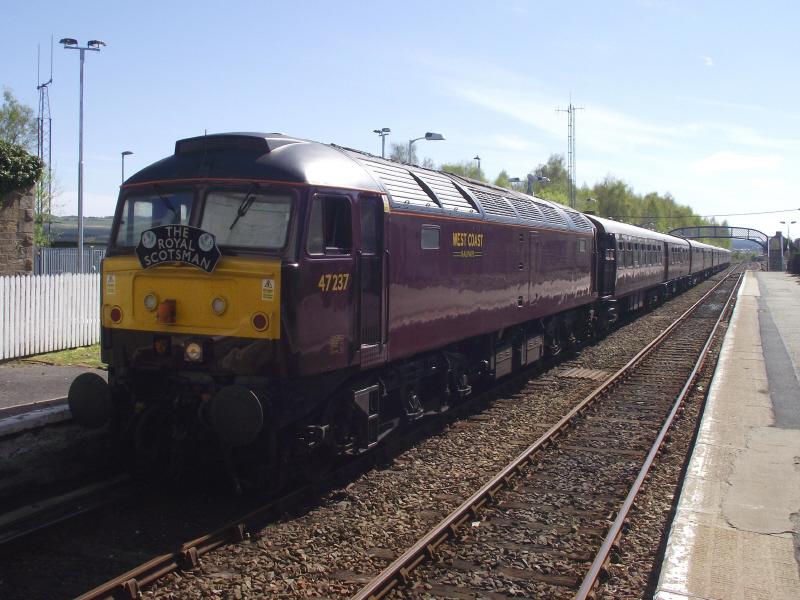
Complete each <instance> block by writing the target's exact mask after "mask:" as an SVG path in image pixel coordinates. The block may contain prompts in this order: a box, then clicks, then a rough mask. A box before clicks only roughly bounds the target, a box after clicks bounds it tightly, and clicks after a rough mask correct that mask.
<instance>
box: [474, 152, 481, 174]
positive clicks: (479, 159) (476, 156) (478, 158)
mask: <svg viewBox="0 0 800 600" xmlns="http://www.w3.org/2000/svg"><path fill="white" fill-rule="evenodd" d="M473 160H477V161H478V175H480V174H481V157H480V156H478V155H477V154H476V155H475V158H474V159H473Z"/></svg>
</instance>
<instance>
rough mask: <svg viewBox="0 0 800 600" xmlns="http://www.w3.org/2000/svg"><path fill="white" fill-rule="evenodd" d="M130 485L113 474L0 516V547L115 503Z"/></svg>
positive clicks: (128, 478)
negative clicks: (102, 479) (110, 476)
mask: <svg viewBox="0 0 800 600" xmlns="http://www.w3.org/2000/svg"><path fill="white" fill-rule="evenodd" d="M132 485H133V482H132V480H131V478H130V477H129V476H128V475H117V476H116V477H112V478H111V479H107V480H105V481H100V482H97V483H92V484H89V485H86V486H83V487H81V488H78V489H76V490H73V491H71V492H66V493H64V494H60V495H58V496H55V497H53V498H48V499H45V500H39V501H37V502H33V503H30V504H28V505H26V506H23V507H20V508H17V509H15V510H12V511H9V512H7V513H5V514H3V515H0V545H2V544H6V543H8V542H10V541H12V540H16V539H18V538H21V537H24V536H26V535H29V534H31V533H34V532H35V531H39V530H40V529H44V528H46V527H50V526H52V525H55V524H56V523H60V522H61V521H66V520H67V519H71V518H73V517H76V516H78V515H82V514H85V513H87V512H90V511H93V510H97V509H98V508H101V507H103V506H106V505H108V504H110V503H112V502H115V501H116V500H118V499H119V498H120V497H122V496H123V495H125V494H127V493H128V492H129V491H130V490H131V489H132Z"/></svg>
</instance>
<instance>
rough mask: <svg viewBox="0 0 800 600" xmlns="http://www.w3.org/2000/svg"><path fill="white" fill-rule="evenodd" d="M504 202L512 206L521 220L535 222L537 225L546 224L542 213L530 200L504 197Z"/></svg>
mask: <svg viewBox="0 0 800 600" xmlns="http://www.w3.org/2000/svg"><path fill="white" fill-rule="evenodd" d="M506 200H508V201H509V202H511V204H513V205H514V208H516V209H517V212H518V213H519V216H520V217H522V218H523V219H528V220H530V221H536V222H537V223H545V222H546V221H545V218H544V215H542V212H541V211H540V210H539V209H538V208H537V206H536V205H535V204H534V203H533V201H532V200H528V199H527V198H519V197H517V196H506Z"/></svg>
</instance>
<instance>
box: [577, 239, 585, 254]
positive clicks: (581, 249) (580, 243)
mask: <svg viewBox="0 0 800 600" xmlns="http://www.w3.org/2000/svg"><path fill="white" fill-rule="evenodd" d="M578 252H586V240H578Z"/></svg>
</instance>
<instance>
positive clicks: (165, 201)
mask: <svg viewBox="0 0 800 600" xmlns="http://www.w3.org/2000/svg"><path fill="white" fill-rule="evenodd" d="M153 190H154V191H155V193H156V194H158V197H159V198H161V203H162V204H163V205H164V206H166V207H167V209H168V210H169V211H170V212H172V215H173V217H174V218H173V221H172V223H173V225H175V224H178V223H180V222H181V217H180V214H179V213H178V209H177V208H175V206H174V205H173V204H172V202H171V201H170V200H169V199H167V198H165V197H164V194H162V193H161V190H159V189H158V186H157V185H156V184H153Z"/></svg>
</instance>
